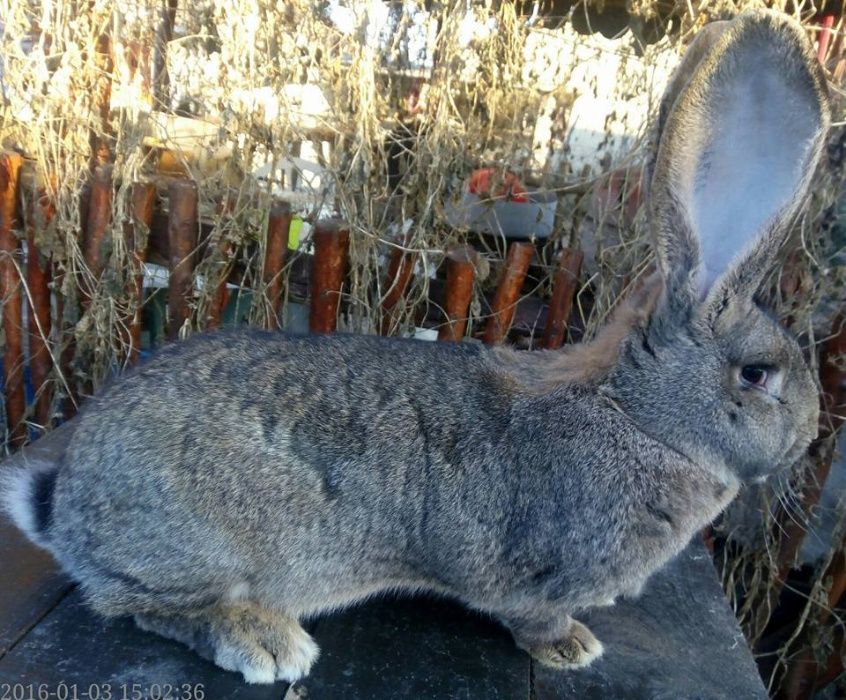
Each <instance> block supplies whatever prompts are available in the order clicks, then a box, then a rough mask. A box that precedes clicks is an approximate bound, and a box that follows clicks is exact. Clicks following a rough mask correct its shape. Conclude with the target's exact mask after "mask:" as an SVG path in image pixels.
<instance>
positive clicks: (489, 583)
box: [5, 11, 829, 683]
mask: <svg viewBox="0 0 846 700" xmlns="http://www.w3.org/2000/svg"><path fill="white" fill-rule="evenodd" d="M700 53H701V55H700V56H699V61H698V62H696V63H695V65H687V67H686V70H687V71H688V75H687V76H683V77H679V78H677V79H676V82H675V83H674V85H675V87H672V86H671V91H670V93H668V99H667V104H665V109H664V110H663V112H664V113H663V123H662V125H661V127H660V134H659V135H658V137H657V138H656V139H655V142H656V147H657V154H656V156H655V158H654V162H653V164H652V167H651V171H652V172H653V173H654V174H653V176H652V180H651V187H650V191H649V203H648V207H649V210H648V215H649V217H650V222H651V228H652V231H653V233H654V237H655V241H656V252H657V255H656V258H657V268H658V272H657V273H656V274H655V275H654V276H652V277H651V278H650V279H649V280H647V281H646V282H645V283H644V285H643V287H642V288H641V289H640V290H639V291H638V292H637V293H636V294H633V295H631V296H630V298H629V299H628V300H627V301H625V302H621V304H620V305H619V308H618V309H617V311H616V312H615V313H614V315H613V317H612V318H611V320H610V321H609V323H608V324H607V326H606V327H605V328H604V329H602V330H601V331H600V333H599V334H598V335H597V337H596V339H595V340H593V341H592V342H590V343H587V344H584V345H575V346H572V347H571V348H569V349H564V350H560V351H546V352H522V353H521V352H518V351H515V350H512V349H508V348H506V347H484V346H479V345H476V344H471V343H426V342H422V341H414V340H407V339H388V338H379V337H372V336H371V337H368V336H354V335H343V334H335V335H326V336H299V337H293V336H287V335H285V334H283V333H271V332H263V331H259V330H241V331H218V332H213V333H210V334H205V335H202V334H199V335H196V336H194V337H192V338H190V339H188V340H186V341H184V342H180V343H176V344H173V345H170V346H168V347H166V348H164V349H162V350H161V351H160V352H159V353H158V354H157V355H156V356H154V357H153V358H152V359H151V360H149V361H148V362H147V363H146V364H144V365H141V366H139V367H137V368H136V369H134V370H132V371H129V372H128V373H127V374H126V375H125V376H124V377H123V378H122V379H120V380H117V381H116V382H115V383H114V384H113V385H112V386H111V387H108V388H107V389H105V390H104V391H102V393H101V394H100V395H98V396H96V397H95V398H93V399H91V400H90V401H89V403H88V405H87V406H86V407H85V408H84V410H83V411H82V412H81V414H80V416H79V417H78V419H77V420H78V423H77V425H76V427H75V428H74V430H73V432H72V435H71V437H70V439H69V441H68V444H67V448H66V450H65V452H64V455H63V457H62V458H61V459H60V460H58V463H57V464H55V465H52V466H51V467H50V468H47V469H40V470H36V471H25V470H20V471H16V472H15V473H14V474H12V475H11V476H8V477H7V478H8V482H7V484H6V485H5V502H6V509H7V511H8V512H9V513H10V514H11V516H12V518H13V519H14V520H15V521H16V523H17V524H18V526H19V527H20V528H21V529H22V530H23V531H24V532H25V533H26V534H28V536H29V537H30V538H31V539H32V540H33V541H34V542H35V543H37V544H39V545H41V546H42V547H44V548H46V549H47V550H49V551H50V552H52V553H53V555H54V556H55V557H56V559H57V560H58V561H59V562H60V563H61V564H62V566H63V567H64V568H65V569H67V571H69V572H70V573H71V574H72V575H73V576H74V577H75V578H76V579H77V580H78V581H79V583H80V586H81V590H82V592H83V594H84V596H85V599H86V600H87V602H88V603H89V604H90V605H91V606H92V608H93V609H94V610H95V611H98V612H99V613H101V614H103V615H105V616H124V615H127V616H133V617H134V619H135V621H136V622H137V624H138V625H139V626H140V627H142V628H144V629H146V630H152V631H154V632H157V633H159V634H161V635H164V636H165V637H170V638H173V639H176V640H179V641H181V642H183V643H185V644H187V645H189V646H191V647H192V648H194V649H196V650H197V651H198V652H199V653H201V654H203V655H205V656H207V657H208V658H210V659H212V660H213V661H214V662H215V663H217V664H218V665H219V666H221V667H222V668H224V669H229V670H233V671H238V672H240V673H241V674H243V677H244V679H245V681H247V682H251V683H271V682H273V681H275V680H279V679H282V680H285V681H290V682H293V681H296V680H297V679H299V678H302V677H303V676H305V675H306V674H308V672H309V670H310V669H311V667H312V665H313V664H314V662H315V660H316V658H317V657H318V648H317V645H316V644H315V642H314V640H313V639H312V638H311V637H310V636H309V634H307V632H306V631H305V630H304V629H303V627H302V626H301V622H302V621H303V620H304V619H307V618H309V617H310V616H314V615H317V614H321V613H326V612H331V611H333V610H336V609H339V608H342V607H344V606H347V605H350V604H352V603H354V602H356V601H360V600H362V599H365V598H367V597H368V596H371V595H373V594H376V593H379V592H384V591H398V592H417V591H432V592H435V593H437V594H443V595H445V596H449V597H451V598H453V599H457V600H458V601H461V602H463V603H464V604H465V605H466V606H468V607H470V608H472V609H475V610H478V611H482V612H484V613H486V614H490V615H492V616H494V617H495V618H496V619H497V620H499V621H501V622H502V624H503V625H504V626H505V627H506V628H508V629H509V630H510V632H511V633H512V635H513V637H514V640H515V642H516V644H517V645H518V646H519V647H520V648H522V649H524V650H526V651H527V652H528V653H529V654H531V655H532V656H533V657H534V658H535V659H537V660H538V661H539V662H541V663H543V664H546V665H549V666H552V667H555V668H560V669H575V668H579V667H583V666H586V665H588V664H590V663H591V662H593V661H594V660H595V659H596V658H598V657H599V656H600V655H601V654H602V653H603V646H602V643H601V642H600V641H599V640H598V639H596V637H594V635H593V634H592V633H591V631H590V630H589V629H588V628H587V627H586V626H585V625H583V624H581V623H580V622H578V621H577V620H576V619H574V616H578V613H579V612H582V611H585V610H586V609H589V608H593V607H597V606H608V605H612V604H613V603H614V602H615V600H617V599H618V598H619V597H621V596H626V597H628V596H637V595H638V594H639V592H640V591H641V589H642V588H643V586H644V584H645V582H646V581H647V579H648V578H649V576H650V575H651V574H652V573H653V572H655V571H656V570H658V569H660V568H661V567H662V566H663V565H664V564H665V563H666V562H667V561H669V560H670V559H671V558H672V557H673V556H675V555H676V554H677V553H679V552H680V551H681V550H682V549H683V548H684V547H685V546H686V544H687V543H688V542H689V541H690V540H691V538H692V537H693V535H694V534H696V533H697V532H698V531H699V530H700V529H701V528H702V527H703V526H705V525H706V524H707V523H708V522H710V521H711V520H712V519H713V518H715V517H716V516H717V515H718V514H719V513H720V512H721V511H722V510H723V509H724V508H725V507H726V505H727V504H728V503H729V502H730V501H731V500H732V499H733V498H734V496H735V495H736V494H737V493H738V491H739V489H740V488H741V486H742V485H744V484H749V483H754V482H757V481H760V480H762V479H765V478H766V477H767V476H768V475H770V474H773V473H775V472H777V471H778V470H781V469H783V468H785V467H786V466H787V465H789V464H791V463H792V462H793V461H794V460H796V459H797V457H798V456H799V455H801V453H802V452H803V451H804V450H805V449H806V448H807V446H808V444H809V442H810V441H811V439H812V438H813V437H814V436H815V434H816V426H817V419H818V410H819V409H818V401H817V389H816V385H815V382H814V378H813V376H812V374H811V372H810V370H809V369H808V366H807V365H806V362H805V360H804V357H803V354H802V352H801V350H800V347H799V345H798V344H797V342H796V341H795V339H793V338H791V337H790V335H789V334H788V333H787V332H786V331H785V330H784V329H783V328H782V327H781V326H779V324H778V323H777V322H776V320H774V319H773V318H772V317H771V315H770V314H769V313H768V311H767V309H766V308H764V307H762V305H761V304H762V302H761V300H760V296H761V295H760V289H759V288H760V287H762V285H763V282H764V280H765V277H766V275H767V272H768V270H769V269H770V268H771V267H772V266H773V264H774V262H775V260H776V255H777V252H778V249H779V247H780V246H781V245H782V244H783V242H784V240H785V238H786V236H787V231H788V226H789V224H790V223H791V222H792V219H793V218H794V216H796V215H797V213H798V212H799V210H800V207H801V204H802V200H803V198H804V196H805V194H806V191H807V189H808V183H809V179H810V177H811V174H812V172H813V170H814V168H815V166H816V164H817V162H818V160H819V158H820V154H821V150H822V147H823V141H824V137H825V132H826V128H827V126H828V122H829V115H828V107H827V97H826V88H825V84H824V79H823V76H822V72H821V70H820V68H819V66H818V63H817V60H816V58H815V55H814V53H813V50H812V49H811V46H810V44H809V42H808V40H807V39H806V37H805V36H804V34H803V32H802V29H801V28H800V27H799V26H798V25H797V24H795V23H794V22H793V21H792V20H790V19H788V18H787V17H785V16H782V15H779V14H775V13H772V12H769V11H757V12H753V13H749V14H744V15H741V16H739V17H738V18H737V19H735V20H733V21H731V22H730V23H728V24H727V25H726V26H725V27H724V28H723V30H722V31H721V32H720V33H719V36H718V37H717V38H716V39H715V40H714V41H713V42H712V45H710V46H709V47H707V49H703V50H702V51H701V52H700Z"/></svg>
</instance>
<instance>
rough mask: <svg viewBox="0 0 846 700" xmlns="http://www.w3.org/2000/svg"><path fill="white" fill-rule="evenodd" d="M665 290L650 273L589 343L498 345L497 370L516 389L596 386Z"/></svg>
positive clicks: (495, 351) (540, 390) (533, 390)
mask: <svg viewBox="0 0 846 700" xmlns="http://www.w3.org/2000/svg"><path fill="white" fill-rule="evenodd" d="M663 289H664V280H663V278H662V277H661V275H660V274H658V273H657V272H656V273H653V274H652V275H650V276H649V277H648V278H646V279H645V280H644V281H643V282H642V283H641V284H639V285H637V286H636V287H635V289H634V290H633V291H632V292H631V293H630V294H628V295H627V296H626V297H625V298H624V299H623V301H622V302H620V304H619V306H617V308H616V309H615V310H614V312H613V313H612V315H611V319H610V320H609V321H608V323H606V324H605V326H603V327H602V329H601V330H600V331H599V333H598V334H597V335H596V338H594V339H593V340H592V341H590V342H587V343H580V344H578V345H570V346H568V347H566V348H564V349H563V350H541V351H536V352H519V351H516V350H513V349H511V348H508V347H505V346H499V347H496V348H494V349H493V350H492V352H493V356H494V358H495V360H496V362H497V365H496V368H495V369H496V371H497V372H498V373H500V374H501V375H502V378H503V379H504V380H505V381H506V382H507V383H508V384H510V385H512V386H513V387H514V388H515V389H517V390H519V391H527V392H529V393H533V394H544V393H547V392H550V391H552V390H553V389H555V388H556V387H558V386H561V385H562V384H579V385H583V386H593V385H596V384H598V383H600V382H601V381H602V380H603V379H605V378H606V377H607V376H608V375H609V373H610V372H611V370H612V369H614V366H615V365H616V364H617V360H618V358H619V356H620V346H621V344H622V342H623V340H625V338H626V337H627V336H628V335H629V334H630V333H631V332H632V330H634V329H635V328H637V327H639V326H642V325H644V324H645V323H646V321H647V320H648V319H649V317H650V316H651V315H652V312H653V311H654V310H655V307H656V305H657V303H658V299H659V298H660V296H661V292H662V291H663Z"/></svg>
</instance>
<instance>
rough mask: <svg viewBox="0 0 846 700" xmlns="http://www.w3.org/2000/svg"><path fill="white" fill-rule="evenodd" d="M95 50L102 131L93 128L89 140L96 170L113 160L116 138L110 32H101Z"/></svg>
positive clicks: (94, 88)
mask: <svg viewBox="0 0 846 700" xmlns="http://www.w3.org/2000/svg"><path fill="white" fill-rule="evenodd" d="M94 52H95V53H94V59H95V63H96V66H97V69H98V71H99V72H98V76H97V79H96V81H95V83H94V85H93V86H92V89H93V93H94V95H93V97H94V101H95V105H96V107H97V111H98V112H99V117H100V123H99V127H100V131H98V130H97V129H92V130H91V134H90V136H89V141H90V145H91V164H90V165H91V168H92V169H93V170H96V169H97V167H98V166H102V165H106V164H107V163H111V162H112V161H113V157H112V145H113V142H114V138H113V135H112V133H111V125H110V124H109V113H110V111H111V99H112V73H113V72H114V61H113V59H112V41H111V38H110V37H109V35H108V34H101V35H100V36H99V37H97V43H96V46H95V48H94Z"/></svg>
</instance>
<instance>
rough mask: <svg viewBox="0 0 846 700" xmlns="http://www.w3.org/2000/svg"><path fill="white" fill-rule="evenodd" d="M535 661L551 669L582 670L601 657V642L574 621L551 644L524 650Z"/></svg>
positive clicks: (542, 644) (547, 643)
mask: <svg viewBox="0 0 846 700" xmlns="http://www.w3.org/2000/svg"><path fill="white" fill-rule="evenodd" d="M526 651H528V652H529V654H531V655H532V657H534V658H535V659H536V660H537V661H539V662H540V663H542V664H544V665H545V666H551V667H553V668H560V669H566V668H571V669H572V668H583V667H585V666H587V665H589V664H591V663H592V662H593V661H595V660H596V659H598V658H599V657H600V656H602V652H603V651H604V650H603V648H602V642H600V641H599V640H598V639H597V638H596V637H594V636H593V632H591V631H590V630H589V629H588V628H587V627H585V626H584V625H583V624H582V623H581V622H577V621H576V620H571V621H570V626H569V629H568V630H567V632H566V633H565V634H564V636H562V637H560V638H559V639H557V640H555V641H553V642H543V643H540V644H537V645H534V646H531V647H528V648H526Z"/></svg>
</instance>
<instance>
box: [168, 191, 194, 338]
mask: <svg viewBox="0 0 846 700" xmlns="http://www.w3.org/2000/svg"><path fill="white" fill-rule="evenodd" d="M168 201H169V206H170V211H169V212H168V221H167V233H168V241H169V244H170V285H169V290H168V316H169V322H168V330H167V337H168V340H176V339H178V338H179V331H180V329H181V328H182V327H183V326H184V325H185V323H186V322H187V321H188V320H189V319H190V318H191V307H190V302H191V298H192V296H193V293H194V253H195V251H196V248H197V238H198V235H199V234H198V223H197V184H196V183H195V182H193V181H192V180H174V181H173V182H172V183H171V184H170V188H169V190H168Z"/></svg>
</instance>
